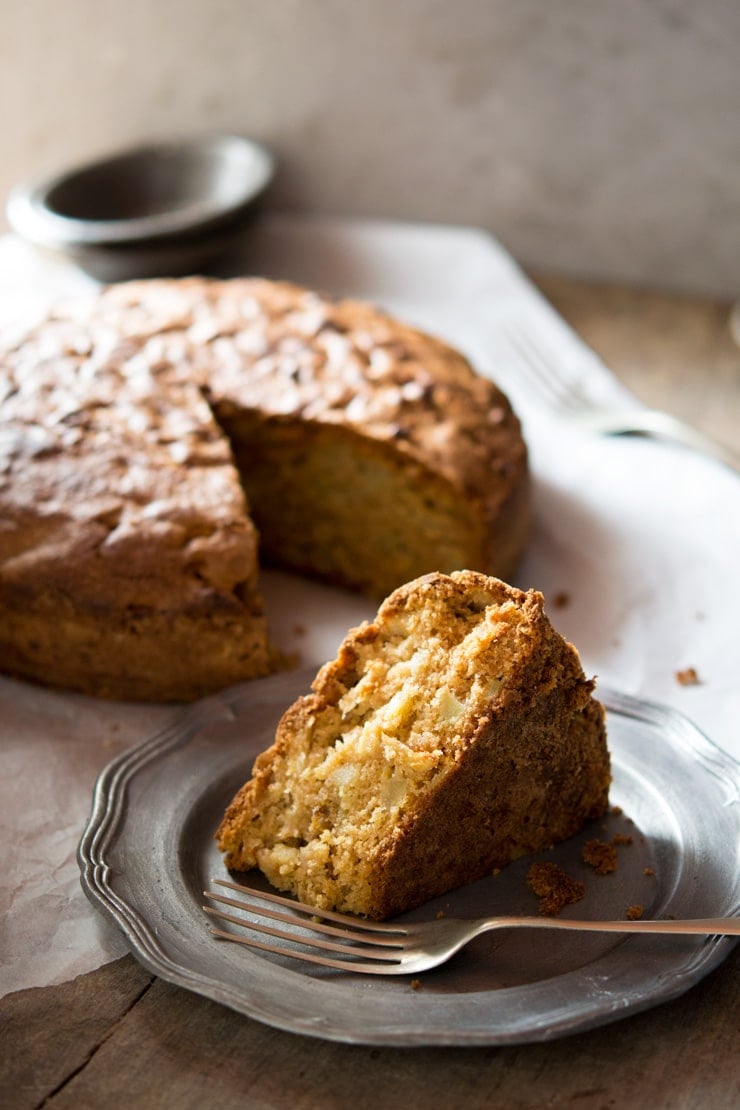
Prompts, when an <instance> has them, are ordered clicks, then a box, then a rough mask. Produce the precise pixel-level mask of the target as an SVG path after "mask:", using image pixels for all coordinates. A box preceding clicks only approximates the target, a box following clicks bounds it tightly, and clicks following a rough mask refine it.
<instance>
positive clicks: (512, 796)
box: [217, 572, 610, 918]
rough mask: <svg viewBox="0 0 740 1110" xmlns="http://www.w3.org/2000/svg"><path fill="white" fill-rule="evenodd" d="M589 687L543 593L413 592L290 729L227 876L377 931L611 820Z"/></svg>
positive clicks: (232, 827)
mask: <svg viewBox="0 0 740 1110" xmlns="http://www.w3.org/2000/svg"><path fill="white" fill-rule="evenodd" d="M592 688H593V683H592V682H589V681H588V680H586V678H585V676H584V675H583V671H582V669H581V666H580V662H579V660H578V655H577V653H576V651H575V649H574V648H573V647H572V646H571V645H569V644H567V643H566V642H565V641H564V640H563V639H562V637H561V636H559V635H558V634H557V633H556V632H555V630H554V629H553V628H552V626H551V625H550V623H549V621H548V619H547V617H546V615H545V612H544V606H543V599H542V596H541V595H540V594H538V593H536V592H535V591H528V592H526V593H525V592H523V591H520V590H516V589H513V588H512V587H508V586H506V585H505V584H504V583H502V582H500V581H497V580H495V579H491V578H488V577H487V576H485V575H482V574H477V573H473V572H460V573H456V574H453V575H452V576H449V577H448V576H445V575H440V574H431V575H428V576H426V577H424V578H422V579H420V580H418V581H416V582H412V583H409V584H407V585H405V586H403V587H401V588H400V589H399V590H397V591H395V593H394V594H393V595H392V596H391V597H390V598H388V599H387V600H386V601H385V602H384V603H383V605H382V606H381V607H380V609H379V611H378V615H377V618H376V619H375V620H374V621H373V622H371V623H365V624H363V625H361V626H360V627H359V628H357V629H354V630H352V631H350V633H349V634H348V635H347V637H346V638H345V640H344V642H343V643H342V645H341V647H340V649H339V653H338V655H337V658H336V659H335V660H333V661H332V662H329V663H327V664H326V665H325V666H324V667H322V668H321V670H320V671H319V673H318V675H317V677H316V679H315V680H314V683H313V692H312V693H311V694H309V695H307V696H305V697H302V698H300V699H298V701H297V702H296V703H295V704H294V705H293V706H292V707H291V708H290V709H289V710H288V711H287V713H286V714H285V716H284V717H283V719H282V721H281V722H280V725H279V727H278V730H277V734H276V738H275V743H274V744H273V746H272V747H271V748H270V749H268V750H267V751H266V752H264V753H262V755H260V756H259V757H258V759H257V761H256V763H255V767H254V772H253V777H252V779H251V780H250V781H249V782H248V783H246V784H245V785H244V787H243V788H242V789H241V791H240V792H239V793H238V795H237V796H236V798H235V799H234V801H233V802H232V804H231V805H230V806H229V808H228V810H227V812H226V814H225V816H224V819H223V822H222V824H221V827H220V829H219V831H218V834H217V836H218V840H219V845H220V847H221V849H222V851H224V852H225V853H226V862H227V864H228V865H229V866H230V867H232V868H234V869H236V870H247V869H249V868H251V867H254V866H259V867H260V868H261V869H262V870H263V871H264V872H265V874H266V875H267V876H268V878H269V879H270V881H271V882H273V883H274V884H275V885H277V886H279V887H282V888H284V889H288V890H291V891H293V892H294V893H296V894H297V895H298V897H299V898H301V899H302V900H304V901H309V902H313V903H314V904H317V905H323V906H335V907H336V908H339V909H344V910H348V911H350V912H356V913H362V914H365V915H368V916H371V917H379V918H381V917H387V916H390V915H392V914H394V913H398V912H400V911H402V910H404V909H409V908H411V907H412V906H414V905H417V904H419V903H420V902H422V901H425V900H427V899H429V898H432V897H434V896H435V895H438V894H441V893H444V892H445V891H447V890H449V889H451V888H453V887H456V886H460V885H462V884H463V883H467V882H471V881H473V880H475V879H478V878H480V877H481V876H483V875H485V874H488V873H491V872H492V871H494V870H495V869H497V868H500V867H502V866H504V865H506V864H507V863H509V862H511V861H512V860H513V859H515V858H517V857H518V856H520V855H524V854H527V853H533V852H537V851H539V850H541V849H543V848H546V847H549V846H550V845H552V844H553V843H554V842H556V841H559V840H562V839H565V838H566V837H568V836H571V835H572V834H573V833H575V832H577V831H578V830H579V829H580V828H581V826H582V825H583V823H584V822H585V821H586V820H587V819H588V818H590V817H596V816H600V815H602V814H603V813H604V812H605V811H606V807H607V800H608V789H609V781H610V772H609V757H608V752H607V749H606V738H605V725H604V713H603V708H602V707H601V705H600V704H599V703H598V702H597V701H596V700H595V699H594V698H593V697H592ZM356 783H357V784H359V785H358V786H357V787H356V786H355V784H356Z"/></svg>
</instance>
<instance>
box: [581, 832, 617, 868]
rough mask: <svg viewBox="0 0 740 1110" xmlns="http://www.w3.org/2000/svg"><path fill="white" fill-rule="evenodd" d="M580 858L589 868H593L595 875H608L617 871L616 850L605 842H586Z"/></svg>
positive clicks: (595, 839) (595, 840) (597, 840)
mask: <svg viewBox="0 0 740 1110" xmlns="http://www.w3.org/2000/svg"><path fill="white" fill-rule="evenodd" d="M581 858H582V859H583V862H584V863H587V864H588V865H589V867H593V869H594V871H595V872H596V873H597V875H608V874H610V873H611V872H612V871H616V870H617V849H616V847H615V846H614V844H613V843H612V844H609V843H608V842H607V841H606V840H599V839H598V838H594V839H593V840H587V841H586V843H585V844H584V845H583V852H582V853H581Z"/></svg>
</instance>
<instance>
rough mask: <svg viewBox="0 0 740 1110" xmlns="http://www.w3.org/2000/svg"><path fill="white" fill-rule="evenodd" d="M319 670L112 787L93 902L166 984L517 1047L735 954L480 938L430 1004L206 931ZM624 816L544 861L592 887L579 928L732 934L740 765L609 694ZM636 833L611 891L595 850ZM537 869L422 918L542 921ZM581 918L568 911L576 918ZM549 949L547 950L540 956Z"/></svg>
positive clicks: (421, 986) (385, 1035)
mask: <svg viewBox="0 0 740 1110" xmlns="http://www.w3.org/2000/svg"><path fill="white" fill-rule="evenodd" d="M312 676H313V671H311V672H306V671H303V672H295V673H292V674H287V675H280V676H277V677H274V678H270V679H266V680H264V681H260V682H253V683H250V684H248V685H245V686H241V687H236V688H234V689H233V690H230V691H227V692H225V693H223V694H220V695H218V696H217V697H215V698H211V699H208V700H206V701H203V702H200V703H198V704H197V705H196V706H194V707H193V708H192V709H190V710H188V711H186V713H185V714H184V716H183V718H182V719H181V721H180V722H179V723H178V724H177V725H176V726H174V727H172V728H170V729H168V730H166V731H163V732H161V733H159V734H157V735H155V736H153V737H151V738H150V739H149V740H147V741H145V742H144V743H142V744H140V745H139V746H137V747H135V748H132V749H130V750H128V751H127V752H125V753H124V754H123V755H121V756H119V757H118V758H117V759H115V760H114V761H113V762H112V763H111V764H110V765H109V767H108V768H107V769H106V770H105V771H104V772H103V773H102V774H101V776H100V778H99V780H98V783H97V786H96V790H95V795H94V799H93V810H92V814H91V817H90V820H89V823H88V826H87V828H86V831H85V833H84V836H83V838H82V841H81V843H80V847H79V853H78V854H79V862H80V868H81V872H82V885H83V888H84V890H85V892H86V894H87V895H88V897H89V898H90V899H91V900H92V902H93V903H94V904H95V905H96V906H97V907H98V908H99V909H101V910H103V911H104V912H105V913H106V914H108V915H109V916H110V917H111V918H112V919H113V920H114V921H115V922H116V923H117V924H118V925H119V926H120V928H121V929H122V930H123V932H124V934H125V936H126V938H127V941H128V944H129V945H130V947H131V950H132V952H133V953H134V955H135V956H136V957H137V958H138V959H139V960H140V961H141V962H142V963H143V964H144V965H145V966H146V967H148V968H149V969H150V970H151V971H153V972H154V973H155V974H157V975H159V976H160V977H161V978H163V979H167V980H169V981H170V982H173V983H176V984H178V985H180V986H182V987H186V988H187V989H189V990H192V991H195V992H196V993H198V994H201V995H204V996H205V997H207V998H210V999H214V1000H216V1001H218V1002H221V1003H223V1004H225V1005H226V1006H229V1007H232V1008H233V1009H234V1010H238V1011H240V1012H241V1013H244V1014H248V1015H249V1016H250V1017H253V1018H256V1019H258V1020H259V1021H263V1022H266V1023H268V1024H270V1025H273V1026H276V1027H278V1028H281V1029H286V1030H291V1031H293V1032H298V1033H304V1034H309V1035H312V1036H316V1037H323V1038H327V1039H331V1040H337V1041H348V1042H356V1043H366V1044H395V1045H432V1044H440V1045H441V1044H447V1045H475V1044H491V1045H493V1044H513V1043H521V1042H527V1041H542V1040H548V1039H551V1038H555V1037H559V1036H562V1035H564V1034H567V1033H571V1032H574V1031H577V1030H583V1029H588V1028H592V1027H594V1026H598V1025H602V1024H604V1023H606V1022H609V1021H613V1020H615V1019H617V1018H620V1017H622V1016H624V1015H626V1014H629V1013H634V1012H636V1011H638V1010H642V1009H646V1008H647V1007H649V1006H653V1005H655V1004H656V1003H658V1002H662V1001H665V1000H667V999H670V998H673V997H676V996H677V995H679V994H681V993H683V992H684V991H685V990H687V989H688V988H689V987H690V986H692V984H694V983H696V982H698V981H699V980H700V979H701V978H702V977H703V976H704V975H706V974H707V973H708V972H709V971H710V970H711V969H712V968H714V967H716V966H717V964H719V963H720V961H721V960H722V959H723V958H724V957H725V956H726V955H727V954H728V953H729V951H730V950H731V948H732V945H733V943H734V941H733V940H732V939H730V938H719V937H708V938H703V937H637V936H633V937H625V936H620V935H617V936H614V935H610V934H578V935H575V936H574V935H565V936H563V935H560V934H552V933H544V932H543V933H541V934H532V933H529V934H527V933H523V934H516V933H514V932H513V931H512V932H509V931H507V932H505V933H498V934H487V935H485V936H483V937H479V938H478V939H477V940H476V941H474V942H473V943H472V944H471V945H469V946H468V948H467V949H465V950H464V951H463V952H462V953H460V954H459V955H458V956H456V957H455V958H454V959H453V960H452V961H451V962H450V963H448V964H447V965H446V966H444V967H442V968H439V969H436V970H434V971H430V972H426V973H424V974H423V975H422V976H420V977H419V980H420V982H418V983H417V984H415V988H416V989H414V988H412V986H411V981H410V980H409V978H406V977H398V978H390V977H389V978H384V977H375V976H372V977H362V976H355V975H348V974H345V973H342V972H334V971H331V970H325V969H319V968H312V967H310V965H304V966H302V965H299V964H298V963H297V962H296V961H292V960H289V959H288V958H287V957H286V958H283V957H281V956H274V957H273V956H269V955H263V954H260V953H257V952H250V951H249V950H247V949H244V948H242V947H241V946H238V945H234V944H228V943H224V942H219V941H217V940H215V939H214V938H213V937H212V936H211V935H210V933H209V932H208V922H207V920H206V917H205V915H204V914H203V913H202V911H201V908H200V907H201V904H202V898H201V892H202V890H203V889H205V887H206V886H208V885H209V884H210V881H211V879H212V877H215V876H219V875H221V876H224V875H225V874H226V872H225V869H224V866H223V863H222V861H221V857H220V854H219V852H218V851H217V849H216V845H215V843H214V841H213V833H214V831H215V829H216V827H217V825H218V823H219V821H220V819H221V816H222V814H223V811H224V809H225V807H226V805H227V803H228V802H229V801H230V800H231V797H232V796H233V794H234V792H235V791H236V789H237V788H238V787H239V786H240V785H241V784H242V783H243V782H244V781H245V780H246V779H247V778H248V777H249V774H250V771H251V765H252V762H253V760H254V757H255V755H256V754H257V753H258V752H259V751H261V750H262V749H263V748H265V747H267V746H268V744H269V743H270V742H271V741H272V737H273V734H274V729H275V726H276V723H277V721H278V719H279V717H280V715H281V713H282V712H283V710H284V709H285V708H286V707H287V706H288V705H289V704H290V703H291V702H292V701H293V700H294V698H295V697H296V696H297V695H298V694H299V693H303V692H305V691H306V690H307V688H308V685H309V682H310V679H311V677H312ZM599 696H600V697H601V699H602V700H603V701H604V703H605V705H606V706H607V711H608V728H609V746H610V749H611V753H612V761H613V769H614V785H613V788H612V804H613V805H614V806H615V807H621V810H622V812H621V813H612V814H611V815H610V816H609V817H608V818H607V819H606V820H605V821H603V822H599V823H597V824H596V825H593V824H592V825H591V826H590V827H589V828H588V829H587V830H585V831H584V833H583V834H581V835H580V836H578V837H575V838H573V839H572V840H570V841H568V842H567V843H566V844H563V845H559V846H558V847H557V848H556V849H554V850H553V851H552V852H548V853H545V854H543V856H542V857H539V858H546V859H550V860H553V861H555V862H557V863H559V864H560V865H561V866H562V867H564V868H565V869H566V870H567V871H568V873H569V874H571V875H572V876H573V877H578V878H582V879H583V880H584V881H585V883H586V895H585V897H584V899H583V900H582V901H581V902H579V903H578V905H577V906H576V907H570V909H571V910H576V911H577V914H574V916H581V917H594V918H596V917H602V918H606V917H614V918H624V916H625V913H626V911H627V908H628V907H629V906H631V905H635V904H640V905H642V906H643V907H644V915H645V916H646V917H661V916H666V915H673V916H675V917H710V916H720V915H723V916H730V915H735V914H737V913H738V912H739V910H738V903H739V900H740V899H739V894H740V877H739V876H740V868H739V867H738V863H739V853H740V835H739V834H740V777H739V774H738V771H739V768H738V765H737V764H736V763H735V762H734V761H733V760H732V759H731V758H730V757H729V756H727V755H726V754H724V753H723V752H722V751H721V750H719V749H718V748H716V747H715V746H714V745H713V744H712V743H711V742H710V741H708V740H707V739H706V738H705V737H704V736H703V735H702V734H701V733H700V732H699V731H698V730H697V729H696V728H695V726H694V725H692V724H691V723H690V722H689V721H688V720H687V719H686V718H685V717H683V716H681V715H680V714H678V713H676V712H675V711H673V710H668V709H665V708H662V707H660V706H656V705H653V704H650V703H645V702H641V701H637V700H635V699H633V698H629V697H626V696H624V695H620V694H616V693H613V692H611V691H605V690H603V689H602V690H600V691H599ZM617 833H621V834H624V835H627V836H630V837H631V838H632V841H631V843H630V844H627V845H624V846H622V847H620V848H619V865H618V868H617V871H616V872H615V873H613V874H611V875H606V876H599V875H597V874H596V873H595V872H594V871H593V870H592V869H590V868H588V867H587V866H586V865H585V864H583V862H582V861H581V850H582V846H583V842H584V841H585V840H586V839H589V838H591V837H594V836H598V837H600V838H601V839H607V838H611V837H613V836H614V835H615V834H617ZM530 863H531V859H528V860H523V861H520V862H519V863H517V864H514V865H512V866H511V867H509V868H506V869H505V870H504V871H503V872H502V873H501V874H500V875H498V876H496V877H491V878H489V879H485V880H482V881H481V882H479V883H475V884H473V885H472V886H468V887H465V888H463V889H461V890H458V891H455V892H453V893H451V894H449V895H447V896H445V897H444V898H440V899H437V900H436V901H434V902H430V903H427V904H426V905H425V906H422V907H421V908H420V909H418V910H416V911H414V912H413V913H412V914H409V915H408V917H409V918H410V919H412V918H430V917H434V915H435V913H436V912H437V911H438V910H440V909H443V910H444V912H445V913H447V914H448V915H457V916H476V915H478V914H483V913H486V912H495V913H506V912H511V913H532V912H536V911H537V903H536V899H535V897H534V895H533V894H532V892H531V891H530V890H529V888H528V886H527V884H526V879H525V876H526V871H527V868H528V866H529V864H530ZM565 913H566V914H567V913H568V911H565ZM533 936H534V938H535V939H533Z"/></svg>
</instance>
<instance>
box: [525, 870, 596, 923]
mask: <svg viewBox="0 0 740 1110" xmlns="http://www.w3.org/2000/svg"><path fill="white" fill-rule="evenodd" d="M527 882H528V883H529V885H530V887H531V888H532V890H533V891H534V893H535V894H536V895H537V897H538V898H539V900H540V913H541V914H542V915H543V917H557V915H558V914H559V913H560V911H561V910H562V909H564V908H565V906H570V905H572V903H573V902H580V900H581V898H583V896H584V894H585V893H586V884H585V883H582V882H580V880H578V879H572V878H571V877H570V875H568V874H566V872H565V871H563V869H562V867H560V866H558V864H557V863H533V864H532V865H531V866H530V868H529V871H528V872H527Z"/></svg>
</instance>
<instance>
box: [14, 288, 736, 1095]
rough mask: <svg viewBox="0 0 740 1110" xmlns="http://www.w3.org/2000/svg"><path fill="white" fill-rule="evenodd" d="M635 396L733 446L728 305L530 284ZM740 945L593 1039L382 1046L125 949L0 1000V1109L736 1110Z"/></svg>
mask: <svg viewBox="0 0 740 1110" xmlns="http://www.w3.org/2000/svg"><path fill="white" fill-rule="evenodd" d="M536 280H537V282H538V284H539V285H540V287H541V288H542V290H543V291H544V293H545V294H546V296H548V297H549V298H550V300H551V301H552V302H553V303H554V304H555V306H556V308H557V309H558V310H559V311H560V312H561V313H562V315H563V316H564V317H565V318H566V319H568V320H569V321H570V322H571V323H572V324H573V325H574V326H575V328H576V330H577V331H579V332H580V333H581V334H582V335H583V336H584V338H585V339H586V341H587V342H588V343H589V344H591V346H592V347H594V348H595V349H596V350H597V351H598V352H599V354H601V355H602V357H603V358H604V359H605V361H606V362H607V363H608V365H610V366H611V367H612V369H613V370H614V371H615V372H616V373H617V374H618V375H619V376H620V377H621V378H622V379H623V380H624V382H625V383H626V384H627V385H629V386H630V387H631V388H632V389H633V390H634V391H635V392H636V393H637V394H638V395H640V396H641V397H642V398H643V399H644V400H645V401H646V402H648V403H649V404H652V405H655V406H658V407H662V408H665V409H667V410H670V411H672V412H674V413H676V415H678V416H683V417H685V418H687V419H690V420H691V421H692V422H693V423H694V424H696V425H697V426H698V427H700V428H702V429H703V430H704V431H706V432H708V433H710V434H713V435H715V436H716V437H717V438H719V439H722V440H724V441H725V442H726V443H728V444H734V446H735V447H737V446H738V440H739V439H740V350H738V348H737V347H736V346H735V345H734V344H733V342H732V340H731V337H730V334H729V331H728V326H727V324H728V314H729V306H728V305H726V304H719V303H716V302H713V301H706V300H700V299H693V298H691V299H690V298H678V297H668V296H660V295H655V294H652V293H644V292H637V291H631V290H626V289H622V288H611V287H604V286H596V285H584V284H581V283H578V282H574V281H570V280H567V281H566V280H562V279H558V278H553V277H549V276H548V277H545V276H541V275H538V276H536ZM739 987H740V949H736V950H735V952H734V953H733V954H732V955H731V956H730V958H729V959H728V960H726V961H725V963H724V964H722V965H721V966H720V967H719V968H718V969H717V970H716V971H714V972H713V973H712V974H711V975H710V976H709V977H707V978H706V979H705V980H703V981H702V982H701V983H700V984H699V985H698V986H696V987H694V988H693V989H692V990H691V991H689V992H688V993H687V994H686V995H684V996H683V997H682V998H680V999H678V1000H676V1001H673V1002H669V1003H666V1004H664V1005H662V1006H660V1007H657V1008H656V1009H654V1010H650V1011H648V1012H646V1013H643V1014H638V1015H636V1016H632V1017H629V1018H626V1019H624V1020H622V1021H621V1022H617V1023H615V1024H612V1025H609V1026H607V1027H605V1028H602V1029H597V1030H593V1031H591V1032H587V1033H582V1034H579V1035H576V1036H572V1037H570V1038H566V1039H564V1040H559V1041H556V1042H554V1043H550V1044H537V1045H524V1046H518V1047H510V1048H444V1049H441V1048H430V1049H417V1048H406V1049H393V1048H370V1047H362V1046H349V1045H341V1044H333V1043H324V1042H320V1041H316V1040H313V1039H308V1038H303V1037H299V1036H296V1035H292V1034H288V1033H283V1032H279V1031H277V1030H274V1029H271V1028H268V1027H266V1026H263V1025H260V1024H258V1023H257V1022H255V1021H252V1020H250V1019H248V1018H245V1017H241V1016H239V1015H237V1014H235V1013H232V1012H231V1011H229V1010H226V1009H224V1008H222V1007H220V1006H218V1005H215V1004H214V1003H211V1002H208V1001H205V1000H204V999H202V998H200V997H198V996H196V995H192V994H189V993H187V992H186V991H183V990H180V989H178V988H176V987H173V986H170V985H168V984H167V983H165V982H162V981H160V980H158V979H156V978H154V977H153V976H152V975H150V974H149V973H148V972H147V971H145V970H144V969H143V968H141V967H140V966H139V965H138V964H137V963H136V961H135V960H134V959H133V958H132V957H130V956H127V957H124V958H123V959H120V960H118V961H117V962H115V963H112V964H109V965H108V966H106V967H102V968H100V969H99V970H97V971H94V972H92V973H90V974H88V975H84V976H81V977H80V978H79V979H77V980H75V981H73V982H71V983H65V984H63V985H62V986H58V987H48V988H45V989H33V990H27V991H20V992H18V993H16V994H13V995H9V996H8V997H6V998H5V999H4V1000H2V1001H1V1002H0V1031H1V1032H0V1043H1V1044H2V1076H0V1105H1V1106H3V1107H5V1108H7V1110H10V1108H16V1107H17V1108H21V1107H34V1106H40V1105H42V1104H43V1105H44V1106H51V1107H54V1108H61V1107H71V1108H74V1110H82V1108H85V1107H102V1106H111V1107H115V1108H118V1107H163V1108H165V1107H166V1108H168V1110H169V1108H171V1107H177V1108H178V1110H185V1108H187V1107H198V1108H202V1107H218V1108H219V1110H227V1108H229V1107H244V1106H249V1107H260V1108H262V1107H264V1108H271V1110H272V1108H275V1110H278V1108H280V1110H282V1108H283V1107H284V1108H285V1110H298V1108H301V1107H303V1108H309V1107H320V1108H321V1110H329V1108H332V1107H336V1108H344V1107H351V1108H352V1110H364V1108H366V1107H367V1108H370V1107H373V1108H374V1107H396V1106H397V1107H404V1108H407V1110H411V1108H415V1107H424V1110H433V1108H435V1107H445V1108H447V1107H480V1106H500V1107H505V1108H507V1110H523V1108H525V1107H533V1108H534V1107H538V1108H539V1107H563V1106H573V1107H578V1108H579V1110H591V1108H593V1110H596V1108H599V1110H601V1108H607V1107H610V1108H615V1107H616V1108H618V1107H631V1108H635V1107H643V1106H644V1107H651V1108H660V1107H670V1108H671V1110H677V1108H682V1107H695V1108H697V1110H707V1108H709V1110H719V1108H721V1107H727V1108H728V1110H729V1108H730V1107H733V1108H734V1107H737V1106H739V1105H740V1038H739V1037H738V1030H740V1005H739V1000H740V990H739V989H738V988H739Z"/></svg>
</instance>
